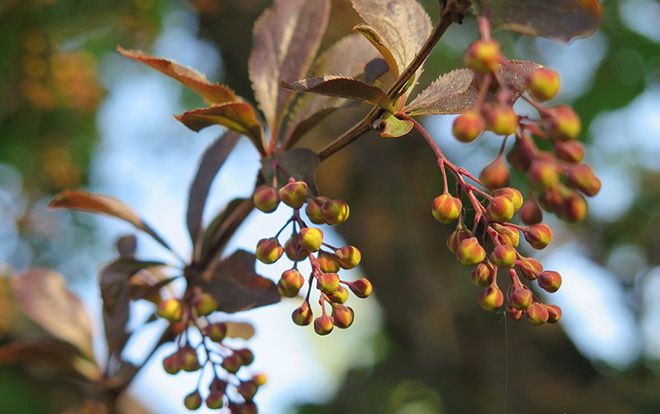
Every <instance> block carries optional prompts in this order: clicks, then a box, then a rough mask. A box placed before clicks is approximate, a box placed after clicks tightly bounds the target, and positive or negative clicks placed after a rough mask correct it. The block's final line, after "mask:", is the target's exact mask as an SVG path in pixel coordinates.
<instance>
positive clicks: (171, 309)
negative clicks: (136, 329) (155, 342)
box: [157, 299, 183, 322]
mask: <svg viewBox="0 0 660 414" xmlns="http://www.w3.org/2000/svg"><path fill="white" fill-rule="evenodd" d="M157 313H158V316H160V317H161V318H163V319H167V320H168V321H170V322H178V321H180V320H181V317H182V316H183V304H182V303H181V301H180V300H178V299H165V300H163V301H161V302H160V303H159V304H158V311H157Z"/></svg>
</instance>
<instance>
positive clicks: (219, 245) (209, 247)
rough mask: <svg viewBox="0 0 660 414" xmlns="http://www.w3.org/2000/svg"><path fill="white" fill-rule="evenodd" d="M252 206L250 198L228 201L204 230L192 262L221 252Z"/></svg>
mask: <svg viewBox="0 0 660 414" xmlns="http://www.w3.org/2000/svg"><path fill="white" fill-rule="evenodd" d="M253 208H254V204H253V203H252V199H251V198H248V199H245V198H237V199H234V200H232V201H230V202H229V204H227V206H226V207H225V208H224V209H223V210H222V211H221V212H220V213H219V214H218V215H216V217H215V218H214V219H213V220H212V221H211V223H209V225H208V226H207V227H206V230H204V235H203V237H202V244H201V248H200V252H199V255H196V256H195V257H194V258H193V262H194V263H199V262H208V261H209V260H210V259H211V257H210V255H211V254H213V255H217V254H220V253H222V249H223V248H224V247H225V245H226V244H227V242H228V241H229V239H230V238H231V236H232V235H233V234H234V232H235V231H236V230H237V229H238V226H239V225H240V223H241V222H242V221H243V220H244V219H245V218H246V217H247V216H248V214H250V212H251V211H252V209H253Z"/></svg>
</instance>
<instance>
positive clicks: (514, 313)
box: [506, 306, 523, 321]
mask: <svg viewBox="0 0 660 414" xmlns="http://www.w3.org/2000/svg"><path fill="white" fill-rule="evenodd" d="M506 313H507V315H509V318H511V319H513V320H514V321H519V320H520V319H522V315H523V311H521V310H520V309H516V308H514V307H511V306H509V308H508V309H507V311H506Z"/></svg>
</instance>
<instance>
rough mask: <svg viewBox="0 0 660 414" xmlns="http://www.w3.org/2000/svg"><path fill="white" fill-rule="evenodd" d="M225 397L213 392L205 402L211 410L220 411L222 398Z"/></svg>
mask: <svg viewBox="0 0 660 414" xmlns="http://www.w3.org/2000/svg"><path fill="white" fill-rule="evenodd" d="M223 396H224V394H223V393H220V392H217V391H211V392H210V393H209V395H208V396H207V397H206V400H205V401H204V402H205V404H206V407H207V408H209V409H211V410H219V409H220V408H222V404H223V401H222V397H223Z"/></svg>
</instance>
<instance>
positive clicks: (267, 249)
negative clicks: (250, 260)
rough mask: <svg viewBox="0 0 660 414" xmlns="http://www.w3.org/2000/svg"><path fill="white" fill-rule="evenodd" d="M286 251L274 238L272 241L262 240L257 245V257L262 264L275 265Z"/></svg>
mask: <svg viewBox="0 0 660 414" xmlns="http://www.w3.org/2000/svg"><path fill="white" fill-rule="evenodd" d="M282 253H284V249H283V248H282V246H280V242H279V241H278V240H277V239H276V238H275V237H272V238H270V239H261V240H259V242H258V243H257V249H256V255H257V259H259V261H260V262H262V263H266V264H271V263H275V262H276V261H277V260H278V259H279V258H280V257H282Z"/></svg>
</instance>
